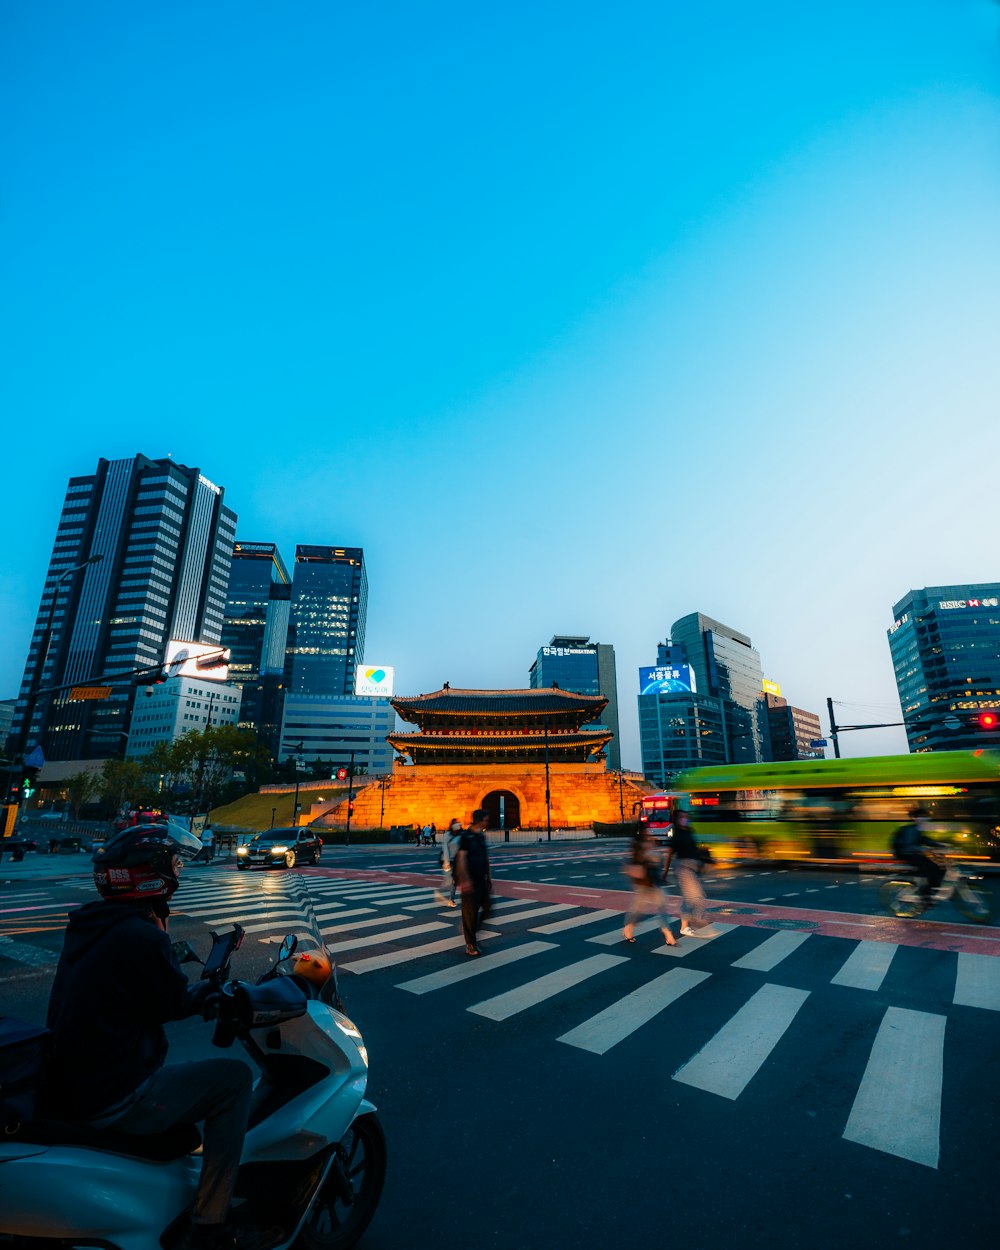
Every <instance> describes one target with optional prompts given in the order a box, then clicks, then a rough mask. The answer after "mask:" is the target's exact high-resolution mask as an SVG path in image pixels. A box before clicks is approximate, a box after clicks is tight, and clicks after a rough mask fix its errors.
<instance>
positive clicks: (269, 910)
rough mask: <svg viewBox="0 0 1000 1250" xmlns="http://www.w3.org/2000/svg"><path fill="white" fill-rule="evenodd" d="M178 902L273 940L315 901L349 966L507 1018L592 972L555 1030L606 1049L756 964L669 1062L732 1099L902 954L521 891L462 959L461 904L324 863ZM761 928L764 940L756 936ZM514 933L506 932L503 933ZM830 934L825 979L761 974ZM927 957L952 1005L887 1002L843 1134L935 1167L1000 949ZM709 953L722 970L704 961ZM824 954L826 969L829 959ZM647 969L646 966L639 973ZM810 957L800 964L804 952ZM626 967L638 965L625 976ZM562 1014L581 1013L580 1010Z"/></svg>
mask: <svg viewBox="0 0 1000 1250" xmlns="http://www.w3.org/2000/svg"><path fill="white" fill-rule="evenodd" d="M176 910H183V911H184V912H185V913H186V914H187V915H188V916H190V917H192V918H195V919H199V920H202V921H204V922H205V923H206V924H209V925H212V926H220V925H225V924H229V923H232V922H234V921H238V922H239V923H241V924H243V925H244V926H245V927H246V929H247V931H248V932H249V933H251V934H253V935H254V936H256V937H257V938H258V939H259V940H261V941H279V940H280V938H281V936H282V934H283V933H284V932H286V931H294V929H295V927H296V920H304V919H305V918H306V912H308V913H309V915H310V916H311V918H313V919H314V920H315V922H316V924H317V926H318V929H319V931H320V932H321V933H322V935H323V938H324V940H325V941H326V944H327V947H328V949H329V950H330V951H331V953H332V954H333V955H334V956H335V957H336V959H337V962H338V967H339V969H340V970H341V971H342V972H346V973H349V974H351V975H353V976H366V975H369V974H388V976H389V985H391V986H392V987H393V988H394V989H395V990H398V991H400V992H403V993H406V994H409V995H413V996H416V997H420V998H423V997H424V996H428V995H434V994H437V993H445V992H447V991H454V994H453V995H452V997H451V998H450V999H449V1002H450V1003H452V1004H453V1003H454V999H455V995H461V1003H460V1008H464V1010H465V1011H467V1012H469V1013H472V1014H473V1015H475V1016H478V1017H481V1018H483V1019H486V1020H490V1021H494V1022H497V1023H500V1022H503V1021H507V1020H510V1019H511V1018H512V1017H516V1016H519V1015H520V1014H521V1013H523V1012H529V1011H531V1010H532V1009H538V1008H542V1007H543V1006H544V1005H545V1004H548V1003H549V1002H550V1001H551V1000H553V999H555V998H557V996H559V995H565V994H567V992H568V991H571V990H573V989H574V988H575V987H578V986H582V985H584V984H585V983H589V984H590V985H591V987H594V986H603V987H604V989H605V991H606V1002H604V1004H603V1005H602V1006H601V1007H600V1009H599V1010H597V1011H596V1012H592V1014H590V1015H588V1016H587V1017H586V1018H585V1019H580V1020H576V1021H573V1022H572V1023H571V1026H570V1027H568V1028H564V1029H563V1030H562V1031H561V1032H554V1033H553V1038H552V1040H553V1042H554V1043H557V1044H559V1045H563V1046H567V1047H572V1048H574V1049H576V1050H579V1051H583V1052H587V1053H589V1054H591V1055H594V1056H598V1057H601V1056H605V1055H607V1054H609V1052H612V1051H613V1050H614V1048H615V1047H617V1046H619V1045H621V1044H623V1043H625V1042H626V1041H627V1039H629V1038H630V1037H632V1036H633V1034H635V1033H637V1031H638V1030H640V1029H642V1028H645V1027H648V1026H654V1027H655V1022H656V1021H657V1020H658V1019H660V1018H661V1017H662V1019H663V1020H664V1021H669V1008H671V1007H672V1006H673V1005H674V1004H677V1003H679V1002H681V1001H682V1000H683V1001H685V1002H691V1001H692V1000H693V999H694V998H695V996H697V995H699V994H700V995H704V994H706V993H711V992H712V986H713V983H715V982H721V978H722V977H723V975H724V974H727V973H729V971H730V970H731V969H734V970H738V971H743V972H747V973H755V974H758V976H756V977H748V978H747V982H746V987H745V989H746V994H745V999H744V1001H743V1002H742V1004H741V1005H740V1006H739V1007H738V1009H737V1010H736V1011H735V1012H733V1014H732V1015H731V1016H730V1018H729V1019H728V1020H727V1021H726V1022H725V1024H724V1025H723V1026H722V1027H721V1028H719V1029H717V1030H716V1031H715V1032H714V1034H713V1035H712V1036H709V1037H706V1038H704V1040H703V1043H702V1045H701V1046H700V1048H698V1049H697V1050H696V1051H695V1053H693V1054H691V1055H690V1057H689V1058H687V1059H686V1061H685V1062H684V1063H682V1064H681V1065H680V1067H679V1068H678V1069H677V1070H676V1071H675V1072H674V1073H673V1074H672V1079H673V1080H675V1081H677V1082H679V1083H681V1084H683V1085H686V1086H689V1087H693V1088H695V1089H697V1090H700V1091H703V1092H705V1093H706V1094H712V1095H715V1096H717V1097H720V1098H725V1099H729V1100H731V1101H736V1100H737V1099H739V1098H740V1096H741V1095H742V1094H743V1093H744V1091H745V1090H746V1089H747V1087H748V1086H749V1085H750V1083H751V1081H752V1080H753V1079H754V1077H755V1076H756V1075H757V1074H758V1073H759V1072H761V1071H762V1069H764V1068H765V1065H767V1064H768V1063H769V1062H770V1061H773V1056H774V1054H775V1052H776V1051H777V1050H778V1048H779V1047H780V1044H781V1043H782V1039H783V1038H784V1037H785V1036H786V1034H787V1033H788V1031H789V1029H790V1028H791V1027H792V1025H793V1023H794V1022H796V1021H797V1020H799V1021H801V1020H802V1019H803V1018H805V1017H807V1016H808V1013H809V1010H810V1004H811V1001H812V1000H813V999H814V996H815V997H818V994H819V990H820V989H823V988H825V985H826V984H828V985H830V986H836V987H840V988H841V989H844V988H847V989H852V990H856V991H859V992H862V993H866V994H874V993H876V992H877V991H880V990H881V989H882V988H883V986H884V985H885V984H886V979H887V977H889V976H890V973H891V970H892V969H893V966H894V961H895V960H896V959H897V956H898V954H899V951H898V948H897V947H896V946H895V945H893V944H892V943H890V942H874V941H853V940H847V939H835V938H828V937H826V938H824V937H817V936H816V935H813V934H810V933H807V932H801V931H794V930H779V931H777V932H769V931H767V930H766V929H763V928H761V929H757V928H748V927H746V926H744V927H742V928H741V927H739V926H735V925H726V924H715V925H714V928H715V929H716V933H715V935H714V936H713V937H711V938H707V939H683V940H682V941H680V942H678V943H677V944H676V945H675V946H667V945H665V944H660V939H659V935H657V937H656V938H654V939H651V940H647V941H646V942H642V941H641V938H642V936H643V935H644V934H649V933H650V932H652V931H655V930H656V922H655V920H654V919H647V920H645V921H642V922H640V923H639V924H637V925H636V926H635V933H636V936H637V937H638V938H640V941H639V942H638V943H637V944H636V945H635V946H624V945H623V943H622V940H621V923H622V918H621V913H620V912H617V911H613V910H607V909H597V908H587V907H586V906H585V905H576V904H570V903H551V902H541V901H539V902H537V903H536V902H531V901H529V900H525V899H520V898H518V899H500V900H498V901H497V904H496V906H495V909H494V912H493V915H492V916H491V917H490V920H489V922H488V926H487V928H486V930H485V931H484V932H482V933H481V935H480V937H481V939H482V942H483V954H482V956H480V958H478V959H475V960H467V959H465V958H464V957H463V958H459V956H460V955H461V952H462V949H463V946H464V943H463V940H462V937H461V932H460V926H459V919H458V913H457V911H455V910H451V909H449V908H445V907H442V905H441V903H440V902H439V901H438V900H436V899H435V897H434V893H433V891H432V890H431V889H430V888H428V887H426V886H414V885H406V884H393V883H391V882H381V881H372V880H364V881H359V880H355V881H350V880H343V879H331V878H320V877H318V876H311V875H296V876H294V877H291V876H289V875H282V876H281V877H279V878H273V877H271V878H267V879H265V880H263V881H262V880H260V879H259V878H258V879H254V880H252V881H249V882H246V883H244V882H240V881H237V882H236V883H233V879H232V875H231V874H225V875H223V874H219V876H218V877H216V878H215V879H214V880H209V879H205V880H204V881H203V882H202V883H200V884H195V883H194V882H192V881H191V879H190V878H189V879H188V881H187V882H186V883H185V898H184V901H183V907H182V908H180V907H179V908H178V909H176ZM737 934H742V935H743V940H742V942H741V943H740V945H741V950H742V953H740V954H738V955H737V954H735V953H731V954H729V955H727V944H728V945H729V946H733V945H734V944H735V942H738V941H739V939H738V938H736V935H737ZM748 935H752V937H753V938H754V939H755V940H754V942H753V944H752V945H751V947H750V949H749V950H743V949H742V948H743V947H744V946H745V945H746V937H747V936H748ZM501 937H502V938H504V939H505V940H504V941H503V943H499V942H498V941H497V939H499V938H501ZM734 939H735V941H734ZM563 942H565V945H562V944H561V943H563ZM817 942H819V943H839V944H841V945H842V946H843V952H844V956H843V959H839V952H838V961H837V966H836V968H835V969H834V970H833V971H832V973H831V974H830V975H829V977H828V980H827V981H826V982H825V983H824V986H820V987H819V989H805V988H797V987H794V986H791V985H782V984H778V983H776V982H774V981H772V980H767V981H765V982H764V983H763V984H761V983H760V975H759V974H765V975H770V974H774V973H777V974H778V975H779V976H780V974H781V970H782V965H784V964H785V963H786V961H790V960H792V959H793V958H794V957H796V956H799V957H801V955H803V954H808V953H809V952H810V950H817V949H818V948H817V946H816V943H817ZM826 949H827V950H828V951H829V949H830V947H827V948H826ZM834 949H836V948H834ZM706 952H708V955H706V954H705V953H706ZM910 954H911V956H912V955H913V952H910ZM650 955H654V956H661V957H663V958H664V960H665V961H666V962H668V963H669V964H670V965H672V966H669V967H667V968H665V969H664V967H663V965H662V964H661V965H660V967H654V966H653V964H652V961H650V959H649V956H650ZM443 956H450V958H442V957H443ZM916 957H917V958H937V959H939V960H942V959H943V960H948V961H951V969H952V970H951V972H950V973H949V976H948V993H947V999H948V1001H947V1002H943V1003H942V1002H941V1000H940V995H938V998H937V999H936V1001H935V1003H934V1006H935V1010H927V1011H923V1010H916V1009H914V1008H913V1007H912V1006H907V1007H904V1006H889V1007H886V1008H885V1009H884V1011H883V1012H882V1013H881V1020H880V1023H879V1025H878V1028H877V1030H876V1031H875V1033H874V1035H873V1037H872V1038H871V1045H870V1050H869V1054H868V1058H867V1061H866V1064H865V1066H864V1070H863V1071H861V1072H859V1073H858V1077H857V1080H858V1083H857V1091H856V1094H855V1097H854V1101H853V1105H852V1108H851V1112H850V1115H849V1117H848V1119H847V1122H846V1124H845V1126H844V1130H843V1137H844V1138H845V1139H846V1140H847V1141H851V1142H855V1143H857V1144H859V1145H862V1146H865V1147H869V1148H871V1149H874V1150H878V1151H882V1152H884V1153H887V1154H891V1155H895V1156H897V1157H899V1158H902V1159H906V1160H909V1161H911V1162H914V1163H918V1164H922V1165H925V1166H927V1167H931V1168H936V1167H938V1163H939V1157H940V1133H941V1114H942V1087H943V1071H944V1062H945V1047H946V1037H947V1028H946V1026H947V1023H948V1010H949V1009H950V1008H972V1009H975V1010H976V1011H979V1012H997V1011H1000V959H998V958H996V957H993V956H990V955H985V954H983V955H979V954H968V953H957V954H953V953H946V952H924V951H921V952H918V953H917V954H916ZM636 961H642V962H641V963H639V964H637V962H636ZM706 962H707V963H710V964H711V965H712V966H711V968H706V967H696V966H694V965H695V964H702V963H706ZM656 963H659V960H657V961H656ZM421 964H423V965H425V967H424V968H422V967H421ZM825 966H826V967H827V971H829V965H828V961H827V964H826V965H825ZM543 967H544V971H543V970H542V969H543ZM637 968H641V969H642V970H644V971H645V972H646V973H647V975H646V976H645V979H643V980H642V981H641V983H640V984H638V985H635V984H634V981H635V976H634V973H635V971H636V969H637ZM798 968H799V972H800V975H801V964H799V965H798ZM425 969H426V970H425ZM629 969H630V970H631V971H632V973H633V975H632V977H631V979H628V978H627V977H626V976H625V975H624V974H625V973H626V971H627V970H629ZM397 977H399V979H398V980H397V979H396V978H397ZM789 979H794V978H791V977H790V978H789ZM616 982H618V983H617V984H616ZM445 997H447V994H445ZM432 1001H436V1000H432ZM588 1002H589V1003H592V1000H588ZM942 1008H944V1010H942ZM568 1010H572V1002H571V1003H570V1004H569V1007H568ZM663 1013H668V1014H667V1015H666V1016H664V1015H663ZM560 1019H561V1020H562V1022H563V1023H564V1024H566V1023H569V1018H568V1015H566V1016H563V1015H560ZM560 1027H561V1026H560Z"/></svg>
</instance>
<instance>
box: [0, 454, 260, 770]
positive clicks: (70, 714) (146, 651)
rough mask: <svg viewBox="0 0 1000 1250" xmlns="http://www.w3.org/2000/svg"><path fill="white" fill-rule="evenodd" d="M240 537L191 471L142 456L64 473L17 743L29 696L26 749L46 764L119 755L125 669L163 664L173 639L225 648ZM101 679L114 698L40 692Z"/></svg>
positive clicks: (127, 686) (128, 698) (214, 494)
mask: <svg viewBox="0 0 1000 1250" xmlns="http://www.w3.org/2000/svg"><path fill="white" fill-rule="evenodd" d="M235 538H236V514H235V513H234V512H232V511H231V510H230V509H229V508H227V507H225V506H224V504H223V491H222V489H221V488H220V487H218V486H215V485H213V483H211V482H210V481H209V480H208V479H207V478H206V477H203V476H202V474H201V473H200V471H199V470H198V469H191V468H187V467H186V466H185V465H181V464H177V463H175V462H174V461H173V460H170V459H165V460H150V459H148V458H147V457H146V456H141V455H137V456H134V457H133V458H132V459H129V460H103V459H102V460H99V461H98V464H97V469H96V471H95V472H94V473H93V474H91V475H89V476H87V477H74V478H71V479H70V482H69V486H68V487H67V490H66V498H65V502H64V503H63V510H62V515H61V517H60V519H59V526H58V529H57V531H56V537H55V543H54V545H53V548H52V557H51V559H50V561H49V570H48V574H47V575H46V579H45V586H44V589H43V592H42V599H41V603H40V605H39V609H38V617H37V620H36V622H35V629H34V633H33V634H32V639H31V645H30V648H29V652H28V660H27V664H26V665H25V670H24V678H23V680H22V683H21V691H20V695H19V697H18V702H17V708H16V710H15V714H14V722H13V726H12V735H11V737H12V741H13V742H14V743H16V744H19V742H20V738H21V735H22V732H23V729H24V717H25V710H26V707H27V705H28V702H29V701H31V700H32V699H34V709H33V713H32V716H31V724H30V725H29V726H28V732H27V735H26V738H25V745H27V746H29V747H30V746H32V745H34V744H38V745H40V746H41V747H42V750H43V752H44V755H45V757H46V759H49V760H77V759H80V760H86V759H103V758H106V757H109V756H115V755H121V754H122V753H123V750H124V743H125V739H126V736H127V732H128V727H129V715H130V708H131V703H132V697H133V693H134V692H133V687H132V685H131V682H130V680H129V676H130V674H132V673H133V672H134V671H135V670H136V669H141V668H148V667H151V666H154V665H156V664H159V663H162V662H163V660H164V656H165V652H166V647H167V642H168V641H169V640H170V639H186V640H189V641H196V642H205V643H219V642H220V640H221V637H222V622H223V614H224V611H225V606H226V587H227V585H228V583H229V566H230V562H231V558H232V550H233V542H234V540H235ZM43 652H44V654H43ZM98 678H100V679H102V681H101V684H102V685H110V687H111V691H110V697H109V698H106V699H87V700H84V701H79V700H71V699H69V698H68V696H67V695H65V694H58V695H48V694H45V693H43V692H44V691H46V690H47V689H49V688H51V687H53V686H62V685H66V684H68V683H73V684H74V685H78V686H86V685H87V684H88V683H94V682H95V680H96V679H98ZM36 696H37V697H36Z"/></svg>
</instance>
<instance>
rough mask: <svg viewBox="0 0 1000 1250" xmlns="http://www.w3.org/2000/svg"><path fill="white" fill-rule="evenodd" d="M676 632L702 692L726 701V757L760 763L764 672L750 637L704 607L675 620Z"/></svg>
mask: <svg viewBox="0 0 1000 1250" xmlns="http://www.w3.org/2000/svg"><path fill="white" fill-rule="evenodd" d="M670 636H671V639H672V641H673V643H674V645H675V646H681V647H683V648H684V653H685V655H686V657H687V663H688V664H690V666H691V669H692V671H693V672H694V675H695V679H696V682H697V690H698V694H699V696H705V695H709V696H711V697H712V698H716V699H719V700H721V704H722V710H723V717H722V731H723V737H724V740H725V758H726V760H727V761H728V762H729V763H730V764H755V763H759V762H760V761H761V760H763V759H764V758H765V755H766V744H765V743H764V742H763V740H762V739H763V725H764V722H763V718H762V716H761V702H762V699H763V683H764V674H763V671H762V670H761V666H760V656H759V654H758V653H757V652H756V651H755V650H754V649H753V646H752V644H751V642H750V639H749V638H748V637H747V636H746V634H741V633H739V632H738V631H737V630H735V629H733V628H732V627H731V626H729V625H723V624H722V623H721V622H719V621H715V620H713V619H712V618H711V617H710V616H705V615H703V614H702V613H701V612H692V613H691V614H690V615H689V616H684V617H681V619H680V620H679V621H675V622H674V625H673V628H672V629H671V631H670Z"/></svg>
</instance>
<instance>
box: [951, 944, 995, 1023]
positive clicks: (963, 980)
mask: <svg viewBox="0 0 1000 1250" xmlns="http://www.w3.org/2000/svg"><path fill="white" fill-rule="evenodd" d="M952 1001H953V1002H954V1003H955V1004H956V1005H958V1006H960V1007H984V1008H985V1009H986V1010H987V1011H1000V959H997V958H996V956H994V955H969V954H964V953H961V954H959V956H958V969H957V972H956V974H955V996H954V998H953V1000H952Z"/></svg>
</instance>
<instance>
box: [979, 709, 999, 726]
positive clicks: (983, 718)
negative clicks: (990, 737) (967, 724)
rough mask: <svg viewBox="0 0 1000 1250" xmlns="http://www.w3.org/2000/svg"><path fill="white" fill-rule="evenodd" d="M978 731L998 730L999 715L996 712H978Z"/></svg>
mask: <svg viewBox="0 0 1000 1250" xmlns="http://www.w3.org/2000/svg"><path fill="white" fill-rule="evenodd" d="M977 719H978V721H979V728H980V729H986V730H990V729H997V728H1000V713H998V712H980V713H979V716H978V717H977Z"/></svg>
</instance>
